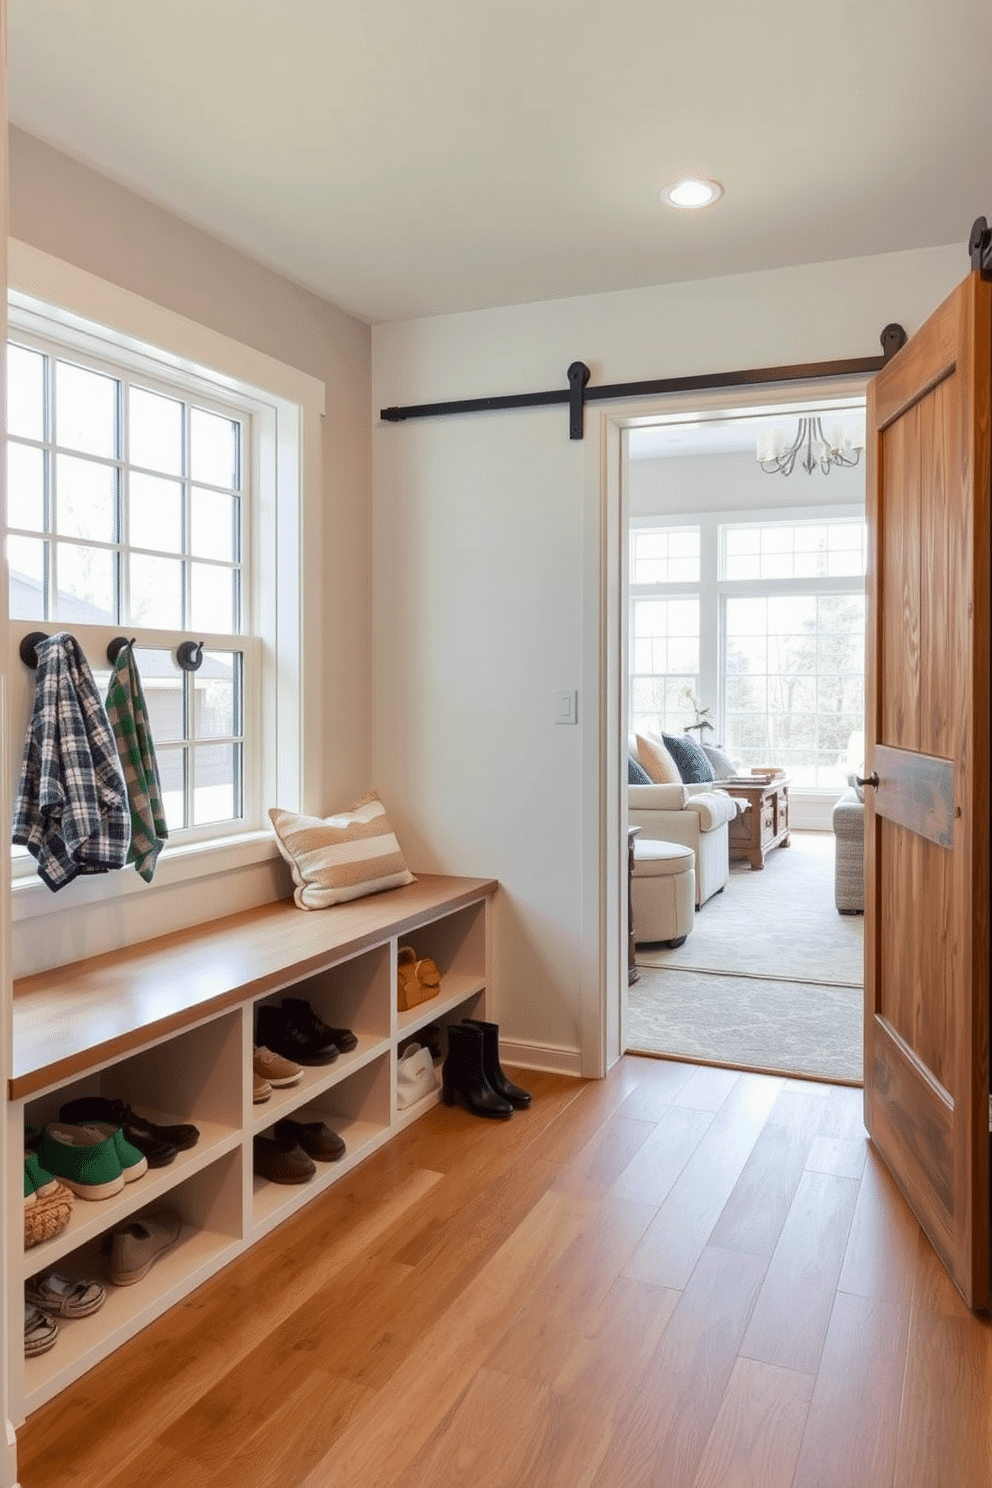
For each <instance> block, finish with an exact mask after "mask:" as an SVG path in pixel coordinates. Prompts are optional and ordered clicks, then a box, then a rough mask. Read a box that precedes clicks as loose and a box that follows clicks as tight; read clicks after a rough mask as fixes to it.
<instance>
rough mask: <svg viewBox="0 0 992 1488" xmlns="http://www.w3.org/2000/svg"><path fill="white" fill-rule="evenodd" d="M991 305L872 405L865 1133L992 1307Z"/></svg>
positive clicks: (916, 345) (939, 1246) (937, 342)
mask: <svg viewBox="0 0 992 1488" xmlns="http://www.w3.org/2000/svg"><path fill="white" fill-rule="evenodd" d="M990 358H992V289H990V286H989V285H988V284H987V283H984V282H983V281H982V279H981V277H980V275H979V274H977V273H974V274H972V275H971V277H970V278H969V279H967V280H966V281H965V282H964V283H963V284H962V285H961V286H960V287H959V288H958V290H956V291H955V293H954V294H953V295H952V296H951V297H950V298H949V299H948V300H947V301H945V303H944V304H943V305H942V306H941V307H940V308H939V310H937V311H936V312H935V314H934V315H933V316H932V317H931V318H930V320H929V321H928V322H927V324H926V325H925V326H924V327H923V328H922V329H921V330H920V331H919V332H918V334H917V335H916V336H914V337H913V339H912V340H911V341H910V342H909V343H908V344H907V345H906V346H905V347H904V348H903V349H902V351H900V352H899V353H898V354H897V355H896V356H895V357H894V358H893V359H892V361H891V362H890V363H889V364H888V365H887V366H886V367H885V368H883V370H882V371H881V372H880V373H879V374H878V376H877V377H876V378H875V379H874V381H873V383H872V384H871V387H870V390H869V399H868V421H869V430H870V434H869V459H868V508H869V527H870V532H871V557H870V562H869V573H868V581H867V591H868V675H867V709H866V741H867V742H866V774H867V775H868V776H869V777H870V778H871V777H873V776H877V782H878V783H877V786H875V787H874V788H871V787H868V788H866V791H865V795H866V808H865V866H866V890H865V957H866V962H865V968H866V978H865V1122H866V1125H867V1127H868V1131H869V1133H870V1135H871V1137H872V1140H873V1141H874V1142H875V1144H876V1146H877V1147H878V1148H879V1150H880V1152H881V1153H882V1156H883V1157H884V1158H885V1161H886V1162H887V1164H888V1166H889V1168H890V1169H891V1171H892V1173H893V1175H894V1176H895V1178H896V1180H897V1182H898V1183H899V1185H900V1187H901V1189H902V1191H903V1193H904V1194H905V1196H906V1198H907V1200H908V1202H909V1203H910V1205H911V1207H912V1208H913V1210H914V1212H915V1213H916V1215H917V1217H918V1219H919V1220H920V1223H921V1225H922V1226H923V1228H924V1230H925V1231H926V1233H927V1235H928V1236H929V1238H930V1240H931V1242H932V1243H933V1245H934V1248H935V1249H936V1250H937V1252H938V1254H939V1255H940V1256H941V1257H942V1259H943V1260H944V1263H945V1265H946V1266H947V1268H948V1270H949V1272H950V1273H951V1275H952V1276H953V1278H954V1280H955V1282H956V1284H957V1285H958V1287H959V1289H960V1291H961V1293H962V1295H963V1296H964V1298H965V1300H966V1301H967V1302H968V1304H969V1306H971V1307H974V1308H985V1307H987V1306H988V1304H989V1132H988V1090H989V1042H988V1041H989V970H990V964H989V806H990V793H989V768H990V758H989V700H990V684H989V630H990V618H989V617H990V596H989V583H990V542H992V526H990V492H989V483H990V460H992V454H990V438H989V420H990V408H992V403H990V399H992V389H990Z"/></svg>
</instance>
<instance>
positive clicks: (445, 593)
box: [372, 243, 968, 1073]
mask: <svg viewBox="0 0 992 1488" xmlns="http://www.w3.org/2000/svg"><path fill="white" fill-rule="evenodd" d="M967 272H968V258H967V253H966V249H965V246H964V244H963V243H962V244H961V245H951V246H948V247H946V248H937V249H928V250H922V251H917V252H911V253H904V254H891V255H884V256H880V257H875V258H867V259H860V260H852V261H849V262H844V263H828V264H816V265H807V266H802V267H798V268H791V269H783V270H777V271H773V272H769V273H764V274H753V275H742V276H737V277H734V278H727V279H714V280H707V281H701V282H698V283H693V284H684V285H670V286H659V287H656V288H651V289H644V290H637V291H631V292H629V293H614V294H605V295H596V296H590V297H587V298H582V299H571V300H561V301H556V302H549V303H541V304H535V305H522V306H514V307H510V308H506V309H500V310H493V311H487V312H479V313H473V314H464V315H452V316H441V317H436V318H433V319H427V320H420V321H408V322H402V323H397V324H393V325H383V326H378V327H375V328H374V330H373V340H372V347H373V400H374V401H373V407H374V410H376V411H378V410H379V409H380V408H382V407H386V406H390V405H403V404H415V403H422V402H431V401H437V400H443V399H452V398H468V397H482V396H486V395H494V394H499V393H511V392H524V391H532V390H540V389H543V388H551V387H564V386H565V385H566V369H567V367H568V365H569V363H570V362H572V361H574V360H576V359H579V360H582V361H585V362H587V363H588V364H589V365H590V367H591V368H592V381H593V383H608V382H621V381H628V380H635V379H642V378H661V377H673V376H677V375H679V374H689V373H693V372H699V373H704V372H719V371H721V370H724V369H731V368H743V367H761V366H779V365H782V364H788V363H794V362H810V361H818V360H828V359H829V360H833V359H838V358H848V357H856V356H871V355H876V354H878V336H879V333H880V331H881V329H882V327H883V326H884V325H885V324H886V323H887V322H889V321H899V322H901V323H902V324H903V325H904V326H905V328H906V330H907V331H908V332H909V333H910V334H912V332H913V331H914V330H915V329H916V328H917V327H918V326H919V325H920V324H921V322H922V321H923V320H924V319H925V318H926V316H927V315H929V313H930V312H931V311H932V310H933V309H934V308H935V306H936V305H937V304H938V303H939V302H940V301H941V300H942V299H943V298H944V297H945V295H947V294H948V293H949V292H950V291H951V289H952V288H953V287H954V285H955V284H956V283H957V282H958V281H959V280H960V279H962V278H963V277H964V276H965V274H966V273H967ZM681 406H686V405H685V400H683V403H682V405H681ZM730 406H732V403H731V404H730ZM607 407H608V405H603V404H600V405H596V409H595V410H590V411H589V412H587V430H588V437H587V439H586V441H585V442H583V443H574V442H570V441H569V438H568V424H567V411H566V410H565V409H563V408H560V409H550V410H519V411H514V412H499V413H490V414H478V415H469V416H460V417H457V418H448V419H425V420H412V421H409V422H406V423H400V424H387V423H379V424H378V425H376V426H375V428H374V431H373V491H374V527H373V569H374V579H373V583H374V611H375V630H374V637H375V651H374V668H375V678H374V698H375V713H374V719H375V727H374V771H373V774H374V777H375V780H376V783H377V785H378V786H379V788H380V789H381V790H382V792H383V794H384V796H385V798H386V799H387V801H389V802H390V804H391V806H392V807H393V809H394V813H395V815H396V818H397V823H398V826H399V829H400V833H401V838H402V839H403V840H405V841H407V842H409V843H411V844H412V846H413V849H414V851H413V855H414V857H416V858H417V859H418V860H421V861H425V862H429V863H430V866H432V867H436V868H438V869H443V870H447V871H453V872H464V873H483V874H492V875H494V876H495V877H497V878H498V879H499V880H500V881H501V883H502V885H503V890H504V895H503V904H502V910H501V919H500V923H499V935H498V962H497V980H496V987H495V994H496V1012H497V1016H498V1018H499V1021H500V1022H501V1024H502V1027H503V1033H504V1038H505V1039H506V1041H507V1043H508V1044H509V1045H510V1047H511V1048H512V1050H513V1052H514V1053H516V1054H522V1055H528V1054H529V1055H530V1057H532V1058H533V1060H534V1062H535V1063H539V1064H547V1065H553V1066H559V1067H566V1068H574V1069H579V1068H580V1067H584V1069H585V1071H586V1072H587V1073H593V1072H594V1071H595V1069H596V1067H597V1064H598V1063H599V1061H600V1058H601V1050H600V1048H599V1045H600V1044H602V1045H603V1047H604V1048H605V1049H607V1050H610V1049H611V1048H612V1047H613V1046H614V1041H615V1027H614V1025H615V1022H616V1017H615V1009H616V1006H617V1004H618V1002H619V995H618V988H617V987H616V985H614V986H613V987H612V988H610V989H609V990H608V994H607V1007H608V1015H609V1017H608V1022H609V1024H610V1028H608V1029H607V1032H606V1036H605V1040H604V1039H603V1038H601V1037H600V1033H599V1029H600V1019H599V1009H598V1005H597V1004H598V999H599V996H600V984H599V966H598V962H599V960H600V954H599V949H598V948H599V946H600V944H601V941H602V936H603V931H602V928H601V925H600V921H599V915H600V909H601V900H602V895H601V884H602V881H603V878H604V871H605V870H604V863H605V862H606V860H607V857H608V855H609V854H610V853H612V852H613V851H614V845H613V844H611V843H609V842H608V841H607V840H605V837H604V834H602V833H601V830H600V824H601V822H602V821H604V820H605V819H606V818H605V814H604V803H603V800H602V799H601V798H600V792H599V789H598V782H599V780H600V778H601V774H602V777H603V778H605V770H604V771H603V772H601V768H600V766H601V762H602V759H603V754H604V748H607V747H610V748H612V741H608V742H607V741H606V735H605V731H604V730H602V729H601V721H602V713H603V709H602V708H601V701H600V697H599V696H598V695H597V686H596V683H597V678H598V676H599V672H600V656H599V654H598V650H597V648H598V637H599V634H600V615H599V606H600V602H601V601H600V589H599V586H598V584H597V582H596V577H597V574H598V570H599V562H600V554H601V552H602V549H603V543H604V532H603V529H602V526H601V510H600V504H599V491H600V488H601V481H600V466H599V461H600V459H601V456H602V450H603V447H604V446H603V442H602V439H601V438H600V437H599V434H600V431H601V429H602V427H603V421H604V420H605V421H606V423H607V424H608V423H609V420H610V417H611V416H610V414H609V413H608V412H605V411H604V410H606V409H607ZM621 411H622V410H621ZM641 411H643V405H641ZM617 416H619V413H618V411H617V410H614V414H613V417H617ZM768 479H769V481H770V477H769V478H768ZM794 479H795V477H794ZM612 623H614V624H616V625H618V624H619V619H618V616H613V617H612ZM590 684H591V685H590ZM604 685H605V688H606V694H604V696H607V695H612V696H613V697H616V696H617V695H618V694H619V686H620V684H619V678H618V677H617V676H609V677H607V678H605V679H604ZM570 687H578V688H580V689H581V690H580V698H579V719H580V722H579V726H578V727H577V728H569V727H562V726H556V725H555V723H554V722H553V712H552V698H553V694H554V691H555V690H556V689H559V688H570ZM611 769H612V762H611ZM612 789H613V790H614V793H615V794H618V786H612ZM592 963H597V964H592ZM583 1030H585V1033H584V1034H583V1032H582V1031H583ZM611 1030H612V1031H611ZM583 1043H584V1050H583V1049H581V1048H580V1044H583ZM594 1046H595V1047H594ZM583 1054H584V1058H583Z"/></svg>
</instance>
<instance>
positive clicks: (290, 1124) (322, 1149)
mask: <svg viewBox="0 0 992 1488" xmlns="http://www.w3.org/2000/svg"><path fill="white" fill-rule="evenodd" d="M272 1130H273V1133H274V1135H275V1137H276V1140H277V1141H279V1142H286V1143H290V1142H293V1143H296V1144H298V1145H299V1146H300V1147H302V1148H303V1151H304V1152H307V1153H309V1155H310V1156H311V1157H315V1158H316V1159H317V1161H318V1162H337V1160H338V1158H339V1157H344V1154H345V1145H344V1141H343V1140H342V1138H341V1137H339V1136H338V1134H337V1132H336V1131H331V1128H330V1127H329V1126H327V1125H326V1124H325V1123H324V1122H323V1121H306V1122H304V1121H290V1120H289V1118H288V1117H287V1118H286V1119H285V1120H283V1121H277V1122H276V1124H275V1126H274V1127H273V1128H272Z"/></svg>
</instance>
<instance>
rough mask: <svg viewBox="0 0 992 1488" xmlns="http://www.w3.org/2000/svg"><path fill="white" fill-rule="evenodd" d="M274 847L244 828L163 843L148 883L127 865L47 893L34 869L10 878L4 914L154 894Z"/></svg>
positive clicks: (266, 855) (244, 863)
mask: <svg viewBox="0 0 992 1488" xmlns="http://www.w3.org/2000/svg"><path fill="white" fill-rule="evenodd" d="M278 856H279V848H278V846H277V844H276V839H275V837H274V835H273V834H272V832H270V831H267V830H260V831H257V832H245V833H243V834H242V835H240V836H238V837H233V838H228V839H222V840H218V839H216V838H215V839H214V840H213V841H212V842H194V843H190V844H188V845H186V846H182V847H172V848H168V847H167V848H165V849H164V850H163V852H162V854H161V856H160V857H159V860H158V863H157V865H156V868H155V877H154V879H153V881H152V882H151V883H150V884H147V883H145V881H144V879H143V878H139V877H138V874H137V873H136V872H135V870H134V868H133V867H131V866H130V865H129V866H128V867H127V868H124V869H122V870H121V871H120V872H119V873H99V874H86V875H82V876H80V877H79V878H75V879H73V881H72V882H71V883H69V884H67V885H66V886H65V888H64V889H60V890H59V891H58V893H57V894H53V893H52V891H51V889H49V888H48V887H47V886H46V885H45V884H43V883H42V881H41V879H40V878H39V877H38V876H37V874H36V873H34V874H31V875H30V876H29V877H26V878H15V879H14V880H13V882H12V883H11V892H10V917H11V921H12V923H14V924H17V923H18V922H19V921H21V920H32V919H37V918H39V917H40V916H41V915H48V914H51V913H52V912H53V911H55V912H58V910H60V909H76V908H79V907H81V906H85V905H88V904H106V903H108V902H109V901H113V900H119V899H126V898H129V897H130V896H131V895H132V894H148V893H154V892H155V890H156V889H159V888H169V887H171V886H173V885H176V884H187V883H189V882H191V881H192V880H194V879H198V878H208V877H216V876H218V875H219V874H222V873H230V872H232V871H234V870H236V869H239V868H246V867H250V866H251V865H252V864H255V863H264V862H266V861H268V860H269V859H271V858H278Z"/></svg>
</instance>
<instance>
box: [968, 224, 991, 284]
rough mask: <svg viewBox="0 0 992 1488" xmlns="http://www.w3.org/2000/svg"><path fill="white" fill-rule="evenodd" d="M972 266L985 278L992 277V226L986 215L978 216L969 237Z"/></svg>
mask: <svg viewBox="0 0 992 1488" xmlns="http://www.w3.org/2000/svg"><path fill="white" fill-rule="evenodd" d="M968 251H969V253H970V254H971V267H972V268H973V269H978V271H979V273H980V274H981V276H982V278H983V279H992V228H990V227H989V225H988V223H987V222H986V220H985V218H984V217H976V218H975V221H974V224H973V226H972V229H971V237H970V238H969V239H968Z"/></svg>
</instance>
